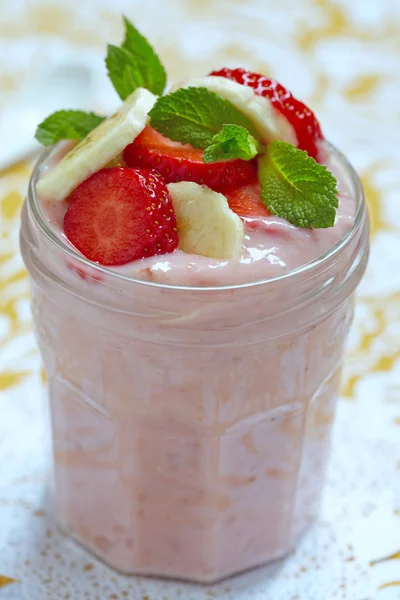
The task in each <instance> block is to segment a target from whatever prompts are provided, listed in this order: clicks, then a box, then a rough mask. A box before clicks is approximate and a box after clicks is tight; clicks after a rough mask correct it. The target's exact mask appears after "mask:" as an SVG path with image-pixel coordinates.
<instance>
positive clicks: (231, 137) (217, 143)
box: [203, 125, 261, 163]
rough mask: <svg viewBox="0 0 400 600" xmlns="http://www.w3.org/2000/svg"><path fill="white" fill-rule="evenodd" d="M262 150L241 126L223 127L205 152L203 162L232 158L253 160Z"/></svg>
mask: <svg viewBox="0 0 400 600" xmlns="http://www.w3.org/2000/svg"><path fill="white" fill-rule="evenodd" d="M260 149H261V146H260V144H259V143H258V142H257V140H256V139H255V138H254V137H253V136H252V135H251V134H250V133H249V132H248V131H247V129H245V128H244V127H242V126H241V125H223V126H222V129H221V131H220V132H219V133H217V134H216V135H214V137H213V138H212V141H211V144H210V145H209V146H207V148H206V149H205V150H204V156H203V160H204V162H206V163H212V162H216V161H218V160H229V159H232V158H241V159H242V160H251V159H252V158H254V157H255V156H257V154H258V153H259V152H260Z"/></svg>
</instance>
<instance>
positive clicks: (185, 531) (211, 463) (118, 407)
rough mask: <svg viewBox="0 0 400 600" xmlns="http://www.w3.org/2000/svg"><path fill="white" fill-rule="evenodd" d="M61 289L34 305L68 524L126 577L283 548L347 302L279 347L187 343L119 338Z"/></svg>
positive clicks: (221, 564) (222, 563) (298, 504)
mask: <svg viewBox="0 0 400 600" xmlns="http://www.w3.org/2000/svg"><path fill="white" fill-rule="evenodd" d="M56 285H57V284H55V283H49V287H47V288H46V289H45V290H44V288H43V286H38V285H36V284H35V283H33V309H34V319H35V323H36V329H37V333H38V339H39V345H40V348H41V352H42V355H43V359H44V363H45V366H46V370H47V374H48V378H49V390H50V403H51V411H52V422H53V436H54V456H55V474H56V490H57V497H56V506H57V517H58V520H59V522H60V524H61V526H62V527H63V529H65V530H66V531H68V532H69V533H70V534H71V535H73V536H74V537H75V538H77V539H78V540H79V541H80V542H81V543H82V544H83V545H84V546H86V547H87V548H89V549H90V550H91V551H93V552H94V553H95V554H96V555H98V556H100V557H101V558H102V559H103V560H104V561H105V562H107V563H109V564H110V565H112V566H113V567H115V568H116V569H118V570H120V571H123V572H126V573H144V574H155V575H165V576H172V577H179V578H186V579H191V580H195V581H207V582H208V581H214V580H217V579H220V578H222V577H225V576H227V575H230V574H232V573H234V572H238V571H241V570H244V569H247V568H249V567H252V566H255V565H258V564H261V563H264V562H267V561H268V560H271V559H274V558H277V557H279V556H282V555H284V554H285V553H287V552H288V551H289V550H290V549H291V548H292V546H293V544H294V543H295V541H296V540H297V539H298V537H299V536H300V535H301V533H302V531H303V530H304V528H305V527H306V526H307V525H308V524H309V522H310V521H311V520H312V519H313V518H314V516H315V514H316V512H317V510H318V504H319V498H320V492H321V487H322V484H323V478H324V468H325V462H326V457H327V452H328V448H329V437H330V429H331V423H332V418H333V413H334V406H335V400H336V395H337V391H338V385H339V374H340V364H341V360H342V353H343V344H344V340H345V337H346V334H347V331H348V328H349V324H350V321H351V316H352V297H351V296H350V297H349V298H347V299H346V300H344V301H342V302H341V303H340V304H339V305H338V306H337V307H336V309H335V310H334V311H333V312H331V313H330V314H329V315H327V316H325V317H324V318H323V319H322V320H321V321H320V322H318V323H317V324H312V325H310V326H309V327H306V328H303V329H302V330H301V331H297V332H295V333H293V334H290V333H287V334H286V335H284V336H281V337H280V338H274V339H270V338H269V329H268V323H265V324H264V328H265V329H264V331H263V330H261V331H259V336H258V340H257V342H252V341H251V338H250V330H249V339H248V340H247V339H246V329H245V328H242V329H241V337H240V344H238V343H237V344H235V343H231V344H229V345H228V344H225V345H223V346H220V345H195V346H190V345H188V344H187V343H182V344H179V343H176V344H174V345H170V344H166V343H162V342H161V343H159V342H157V336H156V335H154V337H153V341H151V336H150V337H149V340H148V341H147V342H144V341H143V340H141V341H140V342H139V341H138V340H137V339H135V337H134V336H132V334H131V332H130V333H129V335H124V334H123V320H124V319H126V316H125V315H119V314H115V316H114V324H115V328H114V329H110V328H109V327H104V328H101V326H98V327H96V328H95V327H93V324H92V322H91V320H90V319H84V318H82V315H83V314H85V313H86V314H89V313H88V311H93V310H97V309H96V308H95V307H93V306H92V307H91V306H90V305H86V303H85V300H84V299H82V298H77V297H74V296H72V295H69V294H66V293H64V295H63V302H62V303H60V302H58V303H55V302H54V301H53V299H52V298H54V297H57V294H56V292H55V290H52V286H53V287H54V286H56ZM53 292H54V293H53ZM60 304H62V306H60ZM99 310H101V309H99ZM118 320H121V323H119V324H118ZM199 374H201V376H200V377H199Z"/></svg>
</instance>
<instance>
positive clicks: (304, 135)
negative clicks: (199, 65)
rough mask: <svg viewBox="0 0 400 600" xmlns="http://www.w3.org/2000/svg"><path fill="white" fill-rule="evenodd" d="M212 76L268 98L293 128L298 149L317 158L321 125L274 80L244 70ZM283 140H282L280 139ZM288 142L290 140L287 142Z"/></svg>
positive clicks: (312, 114) (227, 70) (232, 70)
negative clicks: (227, 80)
mask: <svg viewBox="0 0 400 600" xmlns="http://www.w3.org/2000/svg"><path fill="white" fill-rule="evenodd" d="M210 75H211V76H213V77H225V78H227V79H230V80H232V81H236V82H237V83H240V84H241V85H243V86H246V87H251V88H252V89H253V90H254V92H255V93H256V94H257V95H258V96H263V97H264V98H268V100H269V101H270V102H271V104H272V105H273V107H274V108H275V109H276V110H278V111H279V112H280V113H281V114H282V115H283V116H284V117H285V118H286V119H287V120H288V121H289V123H290V124H291V125H292V126H293V128H294V131H295V132H296V137H297V146H298V147H299V148H300V149H301V150H305V151H306V152H307V153H308V154H309V155H310V156H312V157H313V158H315V159H317V157H318V143H319V142H320V141H321V140H322V139H323V135H322V131H321V127H320V124H319V123H318V121H317V119H316V117H315V115H314V113H313V112H312V111H311V110H310V109H309V108H308V107H307V106H306V105H305V104H303V102H300V100H297V99H296V98H295V97H294V96H293V95H292V94H291V93H290V92H289V91H288V90H287V89H286V88H285V87H283V85H281V84H280V83H277V82H276V81H274V80H273V79H269V78H268V77H264V75H260V74H258V73H251V72H250V71H245V70H244V69H227V68H224V69H220V70H219V71H213V72H212V73H210ZM282 139H284V138H282ZM288 141H289V140H288Z"/></svg>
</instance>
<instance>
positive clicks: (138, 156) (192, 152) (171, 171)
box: [124, 127, 257, 190]
mask: <svg viewBox="0 0 400 600" xmlns="http://www.w3.org/2000/svg"><path fill="white" fill-rule="evenodd" d="M124 160H125V162H126V164H127V165H128V166H129V167H144V168H146V169H155V170H156V171H158V173H160V175H162V176H163V177H164V179H165V181H166V182H167V183H175V182H177V181H194V182H195V183H199V184H204V185H206V186H208V187H209V188H211V189H213V190H219V189H220V188H221V187H225V186H226V187H233V186H237V185H242V184H244V183H247V182H249V181H254V180H255V179H256V177H257V173H256V167H255V165H254V164H253V163H252V162H248V161H245V160H240V159H234V160H224V161H218V162H215V163H208V164H207V163H205V162H203V150H200V149H197V148H193V147H192V146H191V145H190V144H181V143H180V142H173V141H171V140H169V139H168V138H166V137H164V136H163V135H161V133H158V131H156V130H155V129H153V128H152V127H146V128H145V129H144V130H143V131H142V133H141V134H140V135H139V136H138V137H137V138H136V139H135V141H134V142H133V143H132V144H130V145H129V146H127V148H125V152H124Z"/></svg>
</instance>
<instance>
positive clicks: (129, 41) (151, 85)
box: [122, 17, 167, 96]
mask: <svg viewBox="0 0 400 600" xmlns="http://www.w3.org/2000/svg"><path fill="white" fill-rule="evenodd" d="M124 23H125V40H124V43H123V44H122V47H123V48H124V49H125V50H127V51H128V52H130V54H132V56H134V57H135V59H136V61H137V65H138V67H139V70H140V72H141V74H142V78H143V82H144V83H143V87H145V88H147V89H148V90H150V92H153V94H156V96H160V95H161V94H162V93H163V91H164V89H165V85H166V83H167V75H166V73H165V69H164V67H163V65H162V63H161V61H160V59H159V58H158V56H157V54H156V53H155V52H154V49H153V48H152V47H151V46H150V44H149V42H148V41H147V40H146V38H145V37H143V36H142V34H141V33H140V32H139V31H138V30H137V29H136V27H135V26H134V25H132V23H131V22H130V21H129V19H127V18H126V17H124ZM131 91H132V92H133V90H131Z"/></svg>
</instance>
